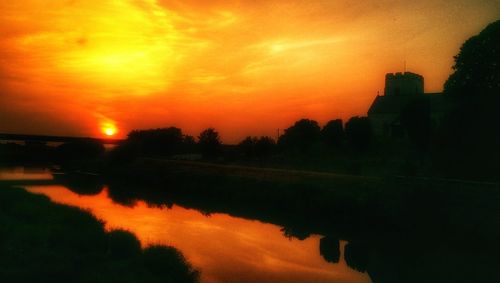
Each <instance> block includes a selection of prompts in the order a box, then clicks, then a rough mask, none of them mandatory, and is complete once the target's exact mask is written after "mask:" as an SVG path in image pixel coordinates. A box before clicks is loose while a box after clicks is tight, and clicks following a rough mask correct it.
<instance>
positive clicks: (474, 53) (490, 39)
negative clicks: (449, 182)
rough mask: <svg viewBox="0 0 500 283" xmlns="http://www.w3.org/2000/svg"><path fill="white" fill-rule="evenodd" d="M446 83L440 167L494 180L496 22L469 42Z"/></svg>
mask: <svg viewBox="0 0 500 283" xmlns="http://www.w3.org/2000/svg"><path fill="white" fill-rule="evenodd" d="M453 69H454V72H453V73H452V74H451V75H450V77H449V78H448V80H447V81H446V83H445V94H446V97H447V98H448V100H449V102H450V104H451V107H450V110H449V113H448V114H447V116H446V119H445V121H444V123H443V128H442V137H441V139H440V144H439V145H440V146H439V147H438V149H439V150H438V152H437V153H438V156H439V157H440V159H441V162H440V164H441V168H442V169H444V170H447V171H448V173H450V174H451V175H454V176H459V177H467V176H469V177H472V178H483V177H486V178H491V177H493V178H496V179H498V160H499V159H500V149H499V146H498V145H499V144H500V127H499V126H498V121H499V120H500V117H499V114H498V113H499V105H500V21H496V22H494V23H492V24H490V25H488V26H487V27H486V28H485V29H484V30H483V31H481V32H480V33H479V34H478V35H476V36H473V37H471V38H470V39H468V40H467V41H466V42H465V43H464V44H463V45H462V47H461V49H460V52H459V54H458V55H457V56H455V64H454V66H453Z"/></svg>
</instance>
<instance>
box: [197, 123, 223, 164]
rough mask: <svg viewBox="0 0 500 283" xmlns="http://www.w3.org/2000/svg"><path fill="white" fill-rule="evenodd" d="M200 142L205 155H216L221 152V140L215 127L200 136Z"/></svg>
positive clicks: (210, 156)
mask: <svg viewBox="0 0 500 283" xmlns="http://www.w3.org/2000/svg"><path fill="white" fill-rule="evenodd" d="M198 139H199V141H198V144H199V146H200V150H201V153H202V154H203V156H204V157H209V158H212V157H215V156H217V155H218V154H219V153H220V148H221V142H220V138H219V133H218V132H217V131H215V129H214V128H208V129H206V130H204V131H203V132H201V133H200V135H199V136H198Z"/></svg>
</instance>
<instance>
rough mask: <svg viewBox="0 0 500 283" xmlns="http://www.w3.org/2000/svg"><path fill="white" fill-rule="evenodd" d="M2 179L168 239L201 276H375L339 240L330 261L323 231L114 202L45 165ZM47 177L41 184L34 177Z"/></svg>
mask: <svg viewBox="0 0 500 283" xmlns="http://www.w3.org/2000/svg"><path fill="white" fill-rule="evenodd" d="M0 180H18V181H19V182H20V183H21V186H23V185H22V182H23V180H24V181H26V182H27V184H28V185H24V186H23V187H24V188H26V189H27V190H28V191H30V192H32V193H35V194H43V195H46V196H48V197H49V198H50V199H51V200H52V201H54V202H57V203H62V204H67V205H72V206H77V207H80V208H83V209H86V210H88V211H90V212H91V213H92V214H94V215H95V216H96V217H97V218H99V219H102V220H103V221H104V222H105V225H106V229H115V228H120V229H126V230H129V231H131V232H133V233H134V234H135V235H136V236H137V237H138V238H139V240H140V241H141V243H142V245H143V246H147V245H150V244H165V245H170V246H173V247H175V248H177V249H179V250H180V251H181V252H182V253H183V254H184V256H185V257H186V258H187V259H188V260H189V262H191V263H192V264H193V266H195V267H196V268H197V269H199V270H200V271H201V279H202V282H249V283H250V282H252V283H254V282H337V283H348V282H349V283H362V282H371V280H370V277H369V276H368V274H366V273H361V272H358V271H355V270H353V269H351V268H349V267H348V266H347V264H346V262H345V260H344V257H343V253H344V246H345V244H346V242H342V241H341V243H340V251H341V255H340V261H339V262H338V263H330V262H327V261H326V260H325V259H324V258H323V257H322V255H321V254H320V251H319V242H320V239H321V238H322V236H321V235H312V236H309V237H308V238H306V239H304V240H298V239H295V238H288V237H286V236H285V235H284V233H283V231H282V227H279V226H276V225H272V224H268V223H263V222H260V221H257V220H250V219H243V218H238V217H234V216H230V215H227V214H221V213H213V214H210V215H205V214H202V213H201V212H199V211H197V210H193V209H187V208H184V207H181V206H178V205H175V204H174V205H173V206H171V207H168V208H167V207H165V206H160V207H159V206H152V205H148V204H147V203H146V202H144V201H137V202H135V203H134V204H133V205H122V204H119V203H116V202H114V201H113V200H112V199H111V198H110V196H109V195H108V189H107V187H106V186H103V189H102V190H100V191H99V192H97V193H95V194H93V195H79V194H77V193H75V192H73V191H71V190H70V189H68V188H67V187H65V186H63V185H59V184H57V182H55V183H54V184H50V185H48V184H46V183H47V182H46V181H47V180H49V181H50V180H53V175H52V173H51V172H50V171H48V170H46V169H25V168H22V167H17V168H3V169H0ZM37 180H40V181H44V182H45V184H44V185H37V184H36V181H37Z"/></svg>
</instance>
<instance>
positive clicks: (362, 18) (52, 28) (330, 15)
mask: <svg viewBox="0 0 500 283" xmlns="http://www.w3.org/2000/svg"><path fill="white" fill-rule="evenodd" d="M410 2H415V3H410ZM499 15H500V2H499V1H497V0H480V1H477V0H469V1H466V0H456V1H450V0H436V1H432V0H422V1H388V0H378V1H375V0H374V1H368V0H366V1H347V0H344V1H332V0H330V1H326V0H318V1H290V0H286V1H285V0H266V1H264V0H262V1H261V0H254V1H203V0H188V1H180V0H179V1H175V0H174V1H166V0H18V1H1V2H0V132H16V133H36V134H57V135H78V136H81V135H84V136H102V135H104V134H103V133H102V132H101V128H102V127H103V126H104V125H114V126H116V127H117V128H118V133H117V136H119V137H123V136H125V135H126V133H127V132H128V131H130V130H131V129H134V128H152V127H164V126H170V125H174V126H177V127H181V128H182V129H184V130H185V132H187V133H189V134H192V135H197V134H198V133H199V131H201V130H202V129H203V128H205V127H208V126H213V127H216V128H217V129H218V130H219V132H220V133H221V135H222V138H223V140H224V141H226V142H237V141H238V140H240V139H241V138H242V137H243V136H245V135H248V134H252V135H264V134H267V135H272V136H274V135H275V133H276V129H277V128H281V129H283V128H285V127H288V126H289V125H290V124H291V123H293V122H294V121H295V120H297V119H299V118H302V117H308V118H312V119H315V120H318V121H319V122H320V123H324V122H326V121H328V120H329V119H333V118H337V117H340V118H344V119H346V118H348V117H350V116H352V115H365V114H366V111H367V108H368V106H369V104H370V103H371V102H372V100H373V99H374V97H375V95H376V94H377V91H381V90H382V89H383V83H384V82H383V79H384V74H385V73H386V72H393V71H401V70H402V69H403V62H404V61H405V60H406V61H407V66H408V69H409V70H411V71H413V72H417V73H420V74H422V75H423V76H424V77H425V79H426V90H427V91H440V90H442V85H443V83H444V81H445V80H446V78H447V77H448V75H449V74H450V72H451V69H450V67H451V65H452V60H453V59H452V57H453V56H454V55H455V54H456V53H457V52H458V49H459V47H460V45H461V44H462V42H463V41H464V40H465V39H467V38H468V37H470V36H472V35H474V34H476V33H478V32H479V31H480V30H481V29H482V28H484V27H485V26H486V25H487V24H488V23H490V22H492V21H494V20H496V19H498V16H499Z"/></svg>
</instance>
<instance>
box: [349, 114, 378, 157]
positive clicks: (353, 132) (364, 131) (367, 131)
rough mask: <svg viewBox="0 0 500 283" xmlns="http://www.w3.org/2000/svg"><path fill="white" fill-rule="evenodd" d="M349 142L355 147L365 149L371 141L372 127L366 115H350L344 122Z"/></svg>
mask: <svg viewBox="0 0 500 283" xmlns="http://www.w3.org/2000/svg"><path fill="white" fill-rule="evenodd" d="M345 134H346V136H347V140H348V141H349V144H351V146H353V147H354V148H356V149H360V150H366V149H367V148H368V147H369V146H370V143H371V139H372V128H371V125H370V121H369V120H368V117H357V116H356V117H352V118H351V119H349V121H347V123H346V124H345Z"/></svg>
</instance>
